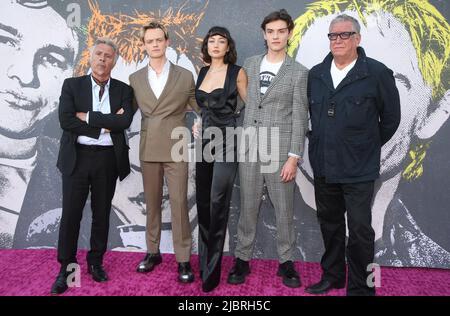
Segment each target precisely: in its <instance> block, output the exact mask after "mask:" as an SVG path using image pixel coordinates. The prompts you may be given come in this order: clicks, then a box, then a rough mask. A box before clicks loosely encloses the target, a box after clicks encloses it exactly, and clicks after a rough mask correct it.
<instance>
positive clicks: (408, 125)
mask: <svg viewBox="0 0 450 316" xmlns="http://www.w3.org/2000/svg"><path fill="white" fill-rule="evenodd" d="M343 13H345V14H348V15H351V16H353V17H355V18H357V19H358V15H357V14H356V13H355V12H353V11H345V12H343ZM334 17H336V15H332V16H328V17H323V18H318V19H317V20H315V21H314V23H313V24H312V25H311V27H310V28H308V30H307V31H306V32H305V34H304V35H303V36H302V40H301V42H300V45H299V48H298V53H297V56H296V59H297V61H299V62H301V63H303V64H304V65H305V66H306V67H308V68H311V67H313V66H314V65H316V64H318V63H320V62H322V60H323V58H325V56H326V55H327V54H328V52H329V41H328V39H327V38H326V34H327V33H328V27H329V25H330V22H331V20H332V19H333V18H334ZM366 19H367V24H366V25H364V24H362V23H360V24H361V38H362V39H361V44H360V45H361V47H363V48H364V50H365V51H366V54H367V56H368V57H371V58H374V59H376V60H378V61H380V62H382V63H384V64H385V65H386V66H387V67H389V68H391V69H392V70H393V71H394V77H395V79H396V84H397V88H398V89H399V93H400V101H401V113H402V117H401V122H400V126H399V128H398V130H397V132H396V133H395V135H394V136H393V137H392V138H391V140H390V141H389V142H388V143H386V144H385V145H384V146H383V148H382V154H381V177H382V179H385V180H387V179H389V178H390V177H392V176H394V175H395V174H397V173H398V172H399V171H401V170H400V169H399V168H402V165H401V163H402V162H403V160H404V159H405V157H406V155H407V153H408V151H409V145H410V141H411V138H412V137H414V135H415V134H416V133H417V129H418V128H419V127H420V126H421V123H422V122H423V121H424V118H425V115H426V113H427V109H428V106H430V101H431V88H430V87H429V86H427V85H426V84H425V82H424V80H423V77H422V75H421V73H420V70H419V64H418V59H417V54H416V51H415V49H414V47H413V45H412V41H411V36H410V35H409V33H408V32H407V31H406V29H405V27H404V25H403V24H402V23H401V22H400V21H398V20H397V19H396V18H395V17H393V16H392V15H391V14H390V13H386V12H383V11H380V12H377V13H376V14H371V15H370V16H368V17H366ZM311 47H314V51H315V53H314V54H308V53H307V51H308V48H311Z"/></svg>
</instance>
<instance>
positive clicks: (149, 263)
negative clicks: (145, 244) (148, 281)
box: [136, 252, 162, 273]
mask: <svg viewBox="0 0 450 316" xmlns="http://www.w3.org/2000/svg"><path fill="white" fill-rule="evenodd" d="M161 262H162V257H161V254H160V253H159V252H158V253H148V254H146V255H145V258H144V260H142V261H141V262H140V263H139V265H138V266H137V268H136V271H137V272H139V273H147V272H150V271H152V270H153V269H154V268H155V267H156V266H157V265H158V264H160V263H161Z"/></svg>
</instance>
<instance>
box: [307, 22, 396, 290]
mask: <svg viewBox="0 0 450 316" xmlns="http://www.w3.org/2000/svg"><path fill="white" fill-rule="evenodd" d="M328 38H329V40H330V50H331V52H330V53H329V54H328V56H327V57H326V58H325V59H324V61H323V62H322V63H321V64H319V65H316V66H315V67H313V68H312V69H311V71H310V73H309V78H308V99H309V109H310V118H311V126H312V130H311V131H310V132H309V141H310V146H309V157H310V162H311V166H312V168H313V172H314V188H315V198H316V204H317V215H318V219H319V223H320V227H321V231H322V237H323V240H324V246H325V253H324V254H323V256H322V260H321V265H322V270H323V274H322V278H321V280H320V282H318V283H317V284H314V285H312V286H309V287H307V289H306V291H307V292H309V293H313V294H319V293H326V292H327V291H329V290H330V289H332V288H343V287H344V286H345V281H346V267H345V255H346V250H345V233H346V226H345V216H344V214H345V212H346V211H347V218H348V230H349V239H348V245H347V261H348V265H349V270H348V271H349V272H348V274H349V275H348V285H347V295H374V294H375V288H374V286H373V282H372V279H371V278H370V273H371V272H372V270H371V268H370V264H371V263H372V262H373V257H374V231H373V229H372V226H371V220H372V216H371V203H372V199H373V193H374V181H375V180H376V179H377V178H378V177H379V171H380V153H381V146H382V145H384V144H385V143H386V142H387V141H388V140H389V139H390V138H391V137H392V136H393V135H394V133H395V131H396V130H397V128H398V125H399V123H400V99H399V93H398V90H397V87H396V85H395V80H394V77H393V72H392V70H390V69H389V68H387V67H386V66H385V65H384V64H382V63H380V62H378V61H376V60H374V59H371V58H368V57H366V55H365V52H364V49H362V48H361V47H359V46H358V45H359V43H360V41H361V35H360V25H359V23H358V21H357V20H356V19H354V18H353V17H350V16H348V15H345V14H343V15H339V16H337V17H336V18H335V19H333V21H331V24H330V33H329V34H328ZM368 270H369V271H368Z"/></svg>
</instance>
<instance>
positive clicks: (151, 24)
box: [139, 21, 169, 42]
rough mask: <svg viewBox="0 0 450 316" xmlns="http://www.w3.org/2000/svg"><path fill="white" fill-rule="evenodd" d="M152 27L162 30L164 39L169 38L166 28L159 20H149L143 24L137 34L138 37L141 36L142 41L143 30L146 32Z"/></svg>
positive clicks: (152, 28)
mask: <svg viewBox="0 0 450 316" xmlns="http://www.w3.org/2000/svg"><path fill="white" fill-rule="evenodd" d="M154 29H160V30H161V31H163V32H164V38H165V39H166V40H168V39H169V32H167V28H166V26H165V25H164V24H162V23H160V22H156V21H154V22H150V23H149V24H147V25H144V26H143V27H142V29H141V32H140V34H139V37H140V38H141V41H142V42H144V36H145V32H147V30H154Z"/></svg>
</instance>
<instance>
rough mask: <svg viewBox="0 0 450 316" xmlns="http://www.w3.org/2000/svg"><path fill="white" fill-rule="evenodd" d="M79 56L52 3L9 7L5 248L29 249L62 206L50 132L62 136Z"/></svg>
mask: <svg viewBox="0 0 450 316" xmlns="http://www.w3.org/2000/svg"><path fill="white" fill-rule="evenodd" d="M42 3H44V2H42ZM77 50H78V37H77V35H76V34H75V33H74V32H73V30H72V29H71V28H69V27H68V26H67V24H66V21H65V19H64V18H63V17H62V16H61V15H60V14H59V13H57V12H56V11H55V10H54V9H53V8H52V7H50V6H47V4H46V3H45V5H44V4H43V5H41V6H37V7H29V6H25V5H22V4H21V3H19V2H16V1H7V2H6V1H5V2H3V3H2V4H1V10H0V55H1V56H2V59H1V60H0V78H1V79H0V80H1V86H0V109H1V111H2V115H0V184H1V185H0V247H11V246H12V245H13V240H14V245H16V246H17V247H24V246H25V245H26V242H25V240H26V239H27V238H28V237H27V236H28V235H29V234H28V233H29V230H28V228H29V225H30V223H31V222H32V221H33V220H34V219H35V218H37V217H39V215H41V214H43V213H44V212H46V211H48V210H50V209H53V208H55V207H59V206H60V196H59V195H60V193H59V192H60V188H59V187H60V185H59V183H60V182H59V181H60V178H59V177H58V178H57V179H55V177H57V172H56V170H54V166H55V164H56V154H57V150H58V148H57V145H58V143H57V140H56V137H57V136H56V135H53V134H52V135H51V136H49V135H47V134H46V132H44V128H45V129H47V130H52V131H55V130H56V131H58V130H59V124H58V122H57V120H56V119H55V118H56V117H55V116H54V114H55V113H56V110H57V107H58V102H59V94H60V87H61V85H62V82H63V80H64V79H65V78H67V77H71V76H72V74H73V69H74V62H75V58H76V54H77ZM51 117H53V119H52V118H51ZM54 186H57V187H56V188H55V187H54ZM12 196H14V198H11V197H12ZM41 207H42V208H41ZM19 219H21V220H19ZM22 224H23V227H22ZM18 226H20V227H19V229H17V227H18ZM17 231H20V233H16V232H17ZM44 244H45V243H44Z"/></svg>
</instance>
